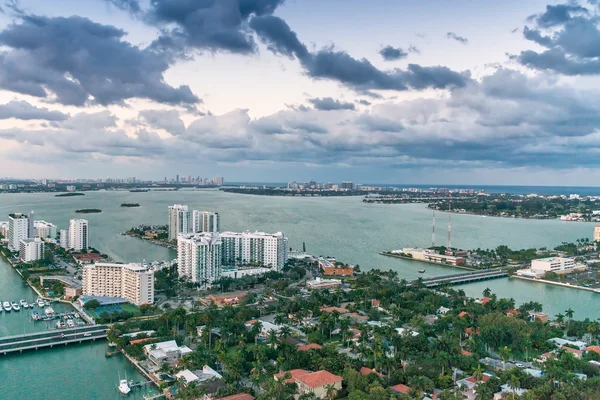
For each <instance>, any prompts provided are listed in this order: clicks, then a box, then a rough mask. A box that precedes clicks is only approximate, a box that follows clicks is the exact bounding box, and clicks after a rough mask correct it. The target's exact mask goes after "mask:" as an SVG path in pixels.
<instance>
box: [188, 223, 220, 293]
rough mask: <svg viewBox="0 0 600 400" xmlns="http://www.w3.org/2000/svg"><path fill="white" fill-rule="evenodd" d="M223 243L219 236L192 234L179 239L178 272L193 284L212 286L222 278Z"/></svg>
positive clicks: (203, 233) (210, 233) (209, 233)
mask: <svg viewBox="0 0 600 400" xmlns="http://www.w3.org/2000/svg"><path fill="white" fill-rule="evenodd" d="M221 251H222V243H221V238H220V237H219V234H217V233H212V232H202V233H192V234H187V235H179V236H178V237H177V271H178V273H179V276H180V277H187V278H188V279H190V280H191V281H192V282H197V283H201V284H209V285H210V284H211V283H212V282H213V281H215V280H217V279H219V277H220V276H221V259H222V255H221Z"/></svg>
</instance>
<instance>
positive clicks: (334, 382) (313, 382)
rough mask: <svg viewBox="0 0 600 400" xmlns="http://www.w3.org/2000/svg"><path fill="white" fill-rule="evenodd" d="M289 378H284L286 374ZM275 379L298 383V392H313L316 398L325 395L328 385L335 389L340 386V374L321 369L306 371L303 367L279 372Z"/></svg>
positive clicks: (321, 397)
mask: <svg viewBox="0 0 600 400" xmlns="http://www.w3.org/2000/svg"><path fill="white" fill-rule="evenodd" d="M288 375H289V376H290V378H288V379H285V377H286V376H288ZM274 378H275V380H280V379H285V381H286V382H289V383H296V384H297V385H298V394H299V395H303V394H311V393H312V394H314V396H315V397H316V398H317V399H324V398H326V397H327V389H328V387H330V386H331V387H333V388H334V389H335V390H336V391H339V390H340V389H341V388H342V381H343V380H344V379H343V378H342V377H341V376H338V375H334V374H332V373H331V372H329V371H325V370H321V371H317V372H308V371H305V370H303V369H294V370H291V371H286V372H281V373H279V374H275V375H274Z"/></svg>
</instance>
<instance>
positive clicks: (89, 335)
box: [0, 325, 108, 355]
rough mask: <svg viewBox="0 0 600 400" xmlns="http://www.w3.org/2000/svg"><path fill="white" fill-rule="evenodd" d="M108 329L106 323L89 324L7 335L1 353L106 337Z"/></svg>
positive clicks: (0, 344)
mask: <svg viewBox="0 0 600 400" xmlns="http://www.w3.org/2000/svg"><path fill="white" fill-rule="evenodd" d="M106 331H108V326H106V325H88V326H83V327H78V328H67V329H60V330H59V329H57V330H51V331H43V332H35V333H27V334H24V335H16V336H6V337H3V338H0V355H7V354H9V353H22V352H23V351H26V350H38V349H43V348H47V347H56V346H66V345H68V344H73V343H83V342H90V341H95V340H98V339H104V338H106Z"/></svg>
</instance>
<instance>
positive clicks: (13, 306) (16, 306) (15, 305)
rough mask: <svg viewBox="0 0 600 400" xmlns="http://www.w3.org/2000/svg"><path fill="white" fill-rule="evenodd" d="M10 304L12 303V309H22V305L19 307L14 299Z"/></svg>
mask: <svg viewBox="0 0 600 400" xmlns="http://www.w3.org/2000/svg"><path fill="white" fill-rule="evenodd" d="M10 305H11V307H12V309H13V310H15V311H19V310H20V309H21V307H19V305H18V304H17V302H16V301H13V302H12V303H11V304H10Z"/></svg>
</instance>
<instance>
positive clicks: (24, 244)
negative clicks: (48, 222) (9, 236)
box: [19, 238, 44, 263]
mask: <svg viewBox="0 0 600 400" xmlns="http://www.w3.org/2000/svg"><path fill="white" fill-rule="evenodd" d="M19 257H20V258H21V261H23V262H26V263H28V262H33V261H37V260H40V259H42V258H43V257H44V242H42V239H40V238H35V239H33V238H28V239H21V240H20V241H19Z"/></svg>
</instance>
